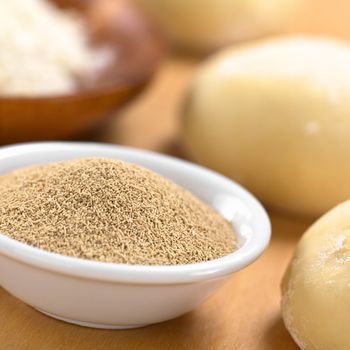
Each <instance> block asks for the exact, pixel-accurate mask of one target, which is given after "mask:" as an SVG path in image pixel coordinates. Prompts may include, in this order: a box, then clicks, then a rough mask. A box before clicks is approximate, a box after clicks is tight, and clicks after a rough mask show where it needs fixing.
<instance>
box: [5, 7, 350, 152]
mask: <svg viewBox="0 0 350 350" xmlns="http://www.w3.org/2000/svg"><path fill="white" fill-rule="evenodd" d="M45 1H48V2H51V1H50V0H45ZM43 2H44V0H43ZM53 2H55V3H56V4H58V5H60V6H63V8H70V9H72V8H73V9H75V10H77V11H80V12H81V13H82V14H83V16H84V17H85V18H86V19H87V26H88V27H89V31H90V32H93V34H92V36H93V39H92V40H93V41H96V40H97V41H98V42H99V43H100V42H103V43H104V44H106V45H107V46H109V45H110V46H112V47H113V50H115V51H116V52H117V53H118V54H117V55H118V58H116V60H115V62H113V64H112V65H109V66H108V67H107V68H106V71H107V72H103V73H102V77H99V78H98V79H96V80H94V82H93V83H94V84H95V85H93V83H92V82H90V87H89V88H90V90H92V92H90V93H91V95H90V96H89V97H86V96H84V97H82V96H78V97H76V95H79V91H77V93H73V94H70V95H71V96H69V95H68V96H66V95H63V96H55V95H54V94H53V95H50V96H49V97H45V99H43V100H41V99H40V95H39V96H38V95H36V96H30V95H26V96H24V97H23V96H21V94H20V93H17V94H12V95H8V94H4V95H3V97H2V98H1V97H0V143H1V144H3V145H5V144H11V143H15V142H25V141H33V140H57V139H58V140H62V139H76V140H94V141H101V142H111V143H116V144H122V145H128V146H134V147H141V148H146V149H151V150H157V151H162V152H164V151H165V152H170V153H174V152H175V153H176V154H179V152H180V150H181V156H185V153H184V152H183V149H182V148H181V142H179V140H180V139H181V125H182V115H181V114H182V113H181V108H182V106H183V100H184V98H185V96H186V93H187V91H188V86H189V84H190V82H191V78H192V75H193V73H194V71H195V70H196V67H197V66H198V65H199V64H200V63H201V61H203V60H205V59H206V58H207V56H208V55H210V54H212V53H213V52H215V51H216V50H218V49H219V48H220V47H222V46H225V45H231V44H233V45H240V44H241V43H242V41H243V42H247V41H254V40H255V39H257V38H261V37H267V36H270V35H276V34H286V33H289V34H290V33H314V34H321V35H332V36H336V37H341V38H345V39H347V38H349V36H350V23H349V21H348V13H349V10H350V5H349V4H348V2H347V1H346V0H333V1H331V0H288V1H283V2H276V1H271V0H259V1H257V0H256V1H251V0H247V1H244V0H237V1H224V0H220V1H217V2H215V6H214V5H213V4H212V2H210V1H196V0H193V1H160V0H159V1H157V0H153V1H152V0H139V1H134V2H132V1H131V0H130V1H127V0H100V1H91V0H90V1H85V2H84V1H79V0H71V1H65V0H64V1H63V0H60V1H53ZM2 3H5V2H2ZM14 3H16V1H15V2H14ZM14 7H15V5H14ZM12 11H13V14H14V15H16V13H17V12H18V11H17V10H16V9H14V10H12ZM16 11H17V12H16ZM4 15H5V14H4ZM17 34H20V31H18V32H17ZM96 37H97V39H96ZM55 40H59V38H55ZM6 49H7V48H6V47H5V48H2V49H1V51H3V50H6ZM9 49H11V47H10V48H9ZM2 54H3V53H2ZM5 63H6V62H5ZM13 74H16V71H13ZM18 74H20V72H18ZM3 84H6V80H4V83H3ZM104 86H107V89H109V91H108V92H106V91H104V93H101V91H99V90H101V89H102V90H103V88H104ZM96 90H97V93H95V91H96ZM0 93H1V91H0ZM72 95H73V97H72ZM31 97H32V98H31ZM67 100H69V101H67ZM92 109H93V110H94V111H92Z"/></svg>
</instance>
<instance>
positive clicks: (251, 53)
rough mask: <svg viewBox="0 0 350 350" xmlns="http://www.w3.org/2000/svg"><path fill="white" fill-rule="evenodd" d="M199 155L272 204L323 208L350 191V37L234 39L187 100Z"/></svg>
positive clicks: (311, 210) (307, 210)
mask: <svg viewBox="0 0 350 350" xmlns="http://www.w3.org/2000/svg"><path fill="white" fill-rule="evenodd" d="M184 113H185V117H186V118H185V127H184V140H185V143H186V145H187V147H188V150H189V152H190V154H192V156H193V158H194V159H195V160H196V161H198V162H199V163H202V164H204V165H206V166H208V167H211V168H213V169H215V170H217V171H219V172H222V173H223V174H225V175H227V176H229V177H232V178H233V179H236V180H237V181H238V182H241V183H242V184H243V185H245V186H246V187H248V188H249V189H250V190H251V191H252V192H254V193H255V194H256V195H257V196H258V197H259V198H260V199H262V200H263V201H265V202H266V203H267V204H269V205H271V206H274V207H279V208H282V209H284V210H288V211H292V212H296V213H302V214H307V215H313V216H314V215H319V214H320V213H324V212H326V211H327V210H329V209H330V208H332V207H333V206H334V205H336V204H337V203H340V202H342V201H344V200H347V199H348V198H350V181H349V179H350V46H349V45H348V44H347V43H345V42H342V41H336V40H332V39H325V38H323V39H322V38H317V37H286V38H279V39H274V40H269V41H262V42H261V43H258V44H256V45H251V46H243V47H242V48H231V49H228V50H225V51H223V52H222V53H220V54H218V55H216V56H215V57H214V58H212V59H210V60H209V61H208V62H207V63H205V64H204V65H203V66H202V68H201V69H200V70H199V72H198V74H197V76H196V77H195V79H194V82H193V86H192V90H191V92H190V95H189V96H188V97H187V100H186V103H185V106H184Z"/></svg>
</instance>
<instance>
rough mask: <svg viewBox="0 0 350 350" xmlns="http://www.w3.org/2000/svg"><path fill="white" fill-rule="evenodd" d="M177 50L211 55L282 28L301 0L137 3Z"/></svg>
mask: <svg viewBox="0 0 350 350" xmlns="http://www.w3.org/2000/svg"><path fill="white" fill-rule="evenodd" d="M137 2H138V3H139V4H140V5H141V6H142V7H143V8H144V9H145V10H146V11H147V12H148V13H150V14H151V15H152V16H153V17H154V18H155V19H156V20H157V22H158V23H159V24H160V26H161V28H162V29H163V30H164V32H165V34H166V35H167V36H168V37H169V38H170V40H172V41H173V43H174V44H175V45H176V46H180V47H185V48H186V49H188V50H195V51H208V50H212V49H214V48H217V47H220V46H223V45H226V44H228V43H231V42H234V41H238V40H244V39H249V38H253V37H256V36H261V35H263V34H267V33H270V32H273V31H276V30H278V29H280V28H282V27H283V26H284V25H285V22H286V21H287V19H288V18H289V17H290V16H291V14H292V13H293V12H296V9H297V7H298V5H299V3H301V2H302V0H283V1H282V2H281V1H276V0H216V1H213V0H191V1H189V0H137Z"/></svg>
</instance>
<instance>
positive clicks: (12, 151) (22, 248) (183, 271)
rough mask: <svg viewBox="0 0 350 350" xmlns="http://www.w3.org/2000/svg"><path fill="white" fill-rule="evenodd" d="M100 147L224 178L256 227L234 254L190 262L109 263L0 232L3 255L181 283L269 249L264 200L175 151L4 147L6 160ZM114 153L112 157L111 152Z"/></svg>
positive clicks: (102, 276)
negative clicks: (51, 249) (169, 153)
mask: <svg viewBox="0 0 350 350" xmlns="http://www.w3.org/2000/svg"><path fill="white" fill-rule="evenodd" d="M48 150H50V151H55V152H58V151H62V152H69V151H72V150H75V151H79V150H80V151H82V150H84V151H99V152H106V153H109V154H112V153H114V154H115V156H116V158H118V155H119V156H120V155H121V154H124V155H126V156H127V155H133V156H136V157H140V158H141V157H142V158H143V159H146V160H147V161H148V162H154V163H158V164H163V165H164V164H166V165H167V166H172V167H182V168H183V169H185V168H186V169H187V170H190V171H191V173H192V174H193V176H204V177H206V181H208V183H210V182H212V183H213V182H220V183H222V184H224V185H225V186H229V187H230V188H231V189H232V191H233V192H234V193H235V195H237V196H238V197H239V198H240V199H242V200H244V202H245V204H247V205H248V206H249V208H250V210H251V212H252V213H253V215H252V221H253V222H254V227H259V228H260V229H259V232H255V230H254V232H253V234H252V237H251V239H250V240H249V241H248V242H247V243H246V244H244V245H243V247H240V248H238V249H237V250H236V251H234V252H233V253H231V254H229V255H227V256H225V257H222V258H219V259H215V260H210V261H206V262H200V263H194V264H187V265H166V266H165V265H164V266H155V265H127V264H117V263H105V262H98V261H92V260H84V259H81V258H75V257H69V256H64V255H60V254H57V253H51V252H48V251H45V250H42V249H40V248H35V247H32V246H30V245H27V244H25V243H22V242H18V241H16V240H14V239H12V238H10V237H8V236H6V235H4V234H1V233H0V254H3V255H5V256H6V257H8V258H10V259H12V260H15V261H18V262H21V263H24V264H26V265H30V266H32V267H35V268H39V269H43V270H47V271H51V272H56V273H60V274H64V275H69V276H74V277H78V278H84V279H94V280H100V281H105V282H126V283H134V284H150V283H152V284H175V283H190V282H195V281H203V280H207V279H213V278H220V277H224V276H226V275H229V274H231V273H233V272H236V271H238V270H241V269H242V268H244V267H246V266H247V265H249V264H251V263H252V262H253V261H255V260H256V259H257V258H258V257H259V256H260V255H261V254H262V253H263V251H264V250H265V249H266V247H267V246H268V244H269V241H270V237H271V224H270V220H269V217H268V214H267V212H266V211H265V209H264V208H263V206H262V205H261V204H260V202H259V201H258V200H257V199H256V198H255V197H254V196H253V195H252V194H250V193H249V192H248V191H247V190H246V189H244V188H243V187H242V186H240V185H238V184H237V183H235V182H234V181H232V180H230V179H228V178H226V177H224V176H223V175H220V174H218V173H216V172H214V171H212V170H210V169H207V168H204V167H202V166H200V165H197V164H193V163H191V162H188V161H185V160H181V159H177V158H174V157H171V156H167V155H163V154H158V153H155V152H150V151H146V150H140V149H136V148H131V147H125V146H115V145H106V144H98V143H88V142H34V143H24V144H19V145H14V146H5V147H0V164H1V163H2V160H4V159H5V160H6V159H7V160H8V159H9V158H11V157H13V156H15V155H19V154H21V155H28V157H30V155H33V154H40V153H41V152H45V153H47V151H48ZM107 157H108V156H107Z"/></svg>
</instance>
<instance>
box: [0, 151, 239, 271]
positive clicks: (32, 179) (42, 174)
mask: <svg viewBox="0 0 350 350" xmlns="http://www.w3.org/2000/svg"><path fill="white" fill-rule="evenodd" d="M0 232H1V233H3V234H5V235H7V236H9V237H11V238H14V239H16V240H18V241H21V242H24V243H27V244H29V245H32V246H35V247H38V248H42V249H44V250H48V251H50V252H54V253H59V254H63V255H68V256H74V257H78V258H83V259H91V260H97V261H103V262H113V263H125V264H142V265H176V264H190V263H196V262H201V261H207V260H211V259H216V258H220V257H223V256H225V255H227V254H230V253H232V252H233V251H234V250H235V249H236V239H235V235H234V232H233V228H232V225H231V224H230V223H229V222H228V221H226V220H225V219H224V218H223V217H221V216H220V215H219V214H218V213H216V212H215V211H214V210H213V209H211V208H210V207H209V206H207V205H206V204H205V203H203V202H202V201H200V200H199V199H197V198H196V197H195V196H193V195H192V194H191V193H189V192H188V191H186V190H185V189H183V188H181V187H179V186H178V185H176V184H175V183H173V182H171V181H169V180H167V179H165V178H164V177H162V176H160V175H158V174H156V173H154V172H152V171H150V170H147V169H145V168H142V167H140V166H136V165H133V164H129V163H125V162H122V161H116V160H111V159H104V158H86V159H78V160H73V161H66V162H61V163H55V164H49V165H44V166H33V167H29V168H23V169H19V170H16V171H14V172H12V173H9V174H5V175H2V176H0Z"/></svg>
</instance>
